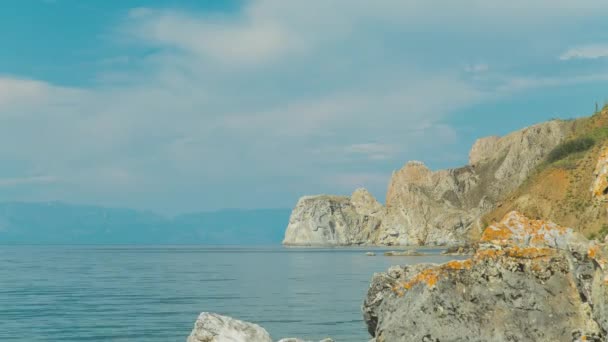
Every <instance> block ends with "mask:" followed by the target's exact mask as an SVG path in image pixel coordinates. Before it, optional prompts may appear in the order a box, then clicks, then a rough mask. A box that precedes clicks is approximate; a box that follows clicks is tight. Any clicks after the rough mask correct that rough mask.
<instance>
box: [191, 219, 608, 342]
mask: <svg viewBox="0 0 608 342" xmlns="http://www.w3.org/2000/svg"><path fill="white" fill-rule="evenodd" d="M471 248H473V247H471ZM455 252H456V253H458V252H471V251H469V250H466V251H465V250H460V251H458V250H456V251H455ZM606 267H608V248H607V246H606V245H605V244H603V243H599V242H597V241H594V240H592V241H589V240H587V239H586V238H585V237H583V236H582V235H580V234H579V233H577V232H575V231H574V230H573V229H571V228H565V227H561V226H559V225H557V224H555V223H552V222H545V221H541V220H532V219H529V218H527V217H525V216H523V215H522V214H520V213H518V212H511V213H509V214H507V215H506V216H505V217H504V219H503V220H502V221H501V222H499V223H496V224H493V225H490V226H489V227H487V228H486V229H485V230H484V232H483V234H482V236H481V239H480V241H479V244H478V245H476V246H474V253H473V254H472V256H471V257H470V258H468V259H465V260H454V261H451V262H448V263H445V264H442V265H436V264H419V265H409V266H393V267H391V268H390V269H389V270H388V271H387V272H385V273H378V274H375V275H374V276H373V278H372V282H371V285H370V288H369V290H368V294H367V296H366V298H365V300H364V304H363V306H362V311H363V317H364V320H365V322H366V324H367V327H368V331H369V333H370V336H371V338H372V341H375V342H392V341H427V342H431V341H432V342H439V341H441V342H445V341H479V342H481V341H522V342H523V341H606V339H607V338H608V333H607V332H608V273H607V272H606ZM212 341H260V342H268V341H272V339H271V338H270V335H268V333H267V332H266V331H265V330H264V329H263V328H261V327H259V326H257V325H254V324H250V323H244V322H240V321H236V320H233V319H230V318H226V317H221V316H217V315H213V314H208V313H203V314H201V316H200V317H199V319H198V321H197V323H196V324H195V328H194V330H193V331H192V334H191V335H190V337H189V338H188V342H212ZM281 341H282V342H287V341H293V342H295V341H302V340H298V339H293V338H292V339H283V340H281ZM323 341H325V342H329V341H332V340H331V339H326V340H323Z"/></svg>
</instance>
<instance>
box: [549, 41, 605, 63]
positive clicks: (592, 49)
mask: <svg viewBox="0 0 608 342" xmlns="http://www.w3.org/2000/svg"><path fill="white" fill-rule="evenodd" d="M605 57H608V45H602V44H596V45H585V46H579V47H575V48H572V49H569V50H568V51H566V52H564V53H563V54H562V55H561V56H560V57H559V59H561V60H563V61H567V60H570V59H598V58H605Z"/></svg>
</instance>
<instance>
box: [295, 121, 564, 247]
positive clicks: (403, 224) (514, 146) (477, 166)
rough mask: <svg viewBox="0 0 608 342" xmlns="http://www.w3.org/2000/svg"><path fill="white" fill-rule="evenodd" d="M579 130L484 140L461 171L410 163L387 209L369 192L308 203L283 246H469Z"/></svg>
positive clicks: (560, 127)
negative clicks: (506, 199) (513, 194)
mask: <svg viewBox="0 0 608 342" xmlns="http://www.w3.org/2000/svg"><path fill="white" fill-rule="evenodd" d="M573 128H574V124H573V122H570V121H560V120H554V121H550V122H546V123H542V124H539V125H535V126H531V127H528V128H525V129H522V130H520V131H517V132H514V133H511V134H509V135H507V136H505V137H489V138H483V139H480V140H478V141H477V142H476V143H475V144H474V146H473V148H472V149H471V152H470V157H469V162H470V165H467V166H465V167H461V168H457V169H448V170H440V171H431V170H430V169H428V168H427V167H426V166H425V165H424V164H423V163H421V162H408V163H407V164H406V165H405V166H404V167H403V168H402V169H401V170H399V171H396V172H394V173H393V175H392V177H391V180H390V182H389V186H388V191H387V195H386V207H385V208H384V207H382V206H381V205H380V204H379V203H378V202H377V201H376V200H375V199H373V197H371V195H370V194H369V193H368V192H367V191H364V190H358V191H357V192H355V194H353V196H351V197H350V198H348V197H340V198H337V197H333V196H315V197H305V198H303V199H301V200H300V201H299V202H298V205H297V206H296V208H295V209H294V211H293V213H292V216H291V220H290V223H289V226H288V228H287V232H286V234H285V240H284V243H285V244H288V245H332V244H335V245H351V244H373V245H458V244H465V243H466V242H468V241H470V240H471V238H472V237H475V236H478V235H479V234H480V232H481V229H482V227H483V222H482V220H481V219H482V217H483V216H484V215H485V214H487V213H488V212H490V211H492V210H493V209H495V208H496V205H497V203H498V202H499V201H500V200H501V199H502V198H503V197H504V196H506V195H507V194H509V193H511V192H513V191H514V190H515V189H517V188H518V187H519V186H520V185H521V184H522V183H523V182H524V181H525V180H526V179H527V178H528V177H529V176H530V174H531V173H532V172H533V170H535V169H536V167H537V166H538V165H539V164H541V163H542V162H543V160H545V158H546V157H547V155H548V154H549V152H551V151H552V150H553V149H554V148H555V147H556V146H558V145H559V144H560V143H561V142H563V141H564V140H565V139H566V138H567V137H568V136H570V135H571V134H572V132H573ZM361 194H363V195H361ZM360 197H361V198H363V199H361V198H360ZM378 223H379V224H378Z"/></svg>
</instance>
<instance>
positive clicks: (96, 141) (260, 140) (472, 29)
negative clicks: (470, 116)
mask: <svg viewBox="0 0 608 342" xmlns="http://www.w3.org/2000/svg"><path fill="white" fill-rule="evenodd" d="M245 4H246V7H245V8H243V9H242V10H241V11H240V12H239V13H238V14H232V15H229V14H221V15H220V14H214V15H206V14H204V13H193V12H185V11H179V10H158V9H145V8H142V9H136V10H133V11H131V12H130V15H129V16H128V17H127V18H125V22H124V23H123V24H124V25H119V26H120V28H119V29H117V30H115V31H114V34H115V38H116V40H117V41H120V42H123V43H126V45H127V46H128V47H130V46H132V45H135V46H143V47H146V48H147V49H145V50H146V51H148V52H149V54H147V55H145V56H141V55H139V56H138V55H137V54H134V55H129V54H128V53H122V52H121V54H119V55H118V57H115V58H106V59H102V60H100V61H99V63H98V64H97V65H96V66H98V67H99V66H101V67H102V69H101V70H103V71H102V72H100V73H99V75H97V79H96V81H97V82H98V83H96V84H95V85H94V86H91V87H87V88H85V89H72V88H68V87H61V86H58V85H54V84H50V83H48V82H43V81H31V80H23V79H20V78H19V77H12V78H11V77H4V78H0V119H3V121H2V122H1V125H0V160H16V161H18V162H20V163H21V164H23V165H24V166H23V168H24V169H25V170H24V171H25V172H23V174H52V175H57V177H58V179H61V180H62V186H64V190H63V192H61V193H47V194H45V197H47V198H57V199H63V200H71V201H85V202H98V201H99V202H104V203H106V204H112V205H130V206H138V207H141V206H143V207H148V208H154V209H161V208H162V209H169V210H195V209H200V208H214V207H227V206H284V205H288V204H287V203H285V202H284V199H285V198H292V196H293V195H294V194H296V193H297V194H301V193H302V192H303V191H305V192H332V191H340V192H342V191H348V189H351V188H355V187H357V186H368V187H372V188H376V189H382V191H383V190H384V189H385V186H386V182H388V173H389V172H390V170H391V169H392V168H394V167H396V166H398V165H402V164H403V163H404V162H405V161H406V160H407V159H410V158H422V157H424V155H425V154H426V155H427V156H429V157H428V158H439V157H437V156H441V155H442V154H441V153H436V151H442V147H443V148H445V146H449V145H454V144H455V143H456V142H457V141H458V138H459V137H458V135H457V133H456V131H455V130H454V128H453V127H450V126H448V125H446V124H445V123H443V122H444V121H445V120H446V118H449V116H450V115H451V113H453V112H454V111H456V110H459V109H462V108H466V107H467V106H471V105H474V104H476V103H479V102H482V101H485V100H486V99H488V98H494V97H496V96H501V95H502V94H505V93H512V92H514V91H519V90H521V89H529V88H530V87H543V86H550V85H552V84H555V83H556V82H560V81H559V80H557V79H553V78H548V79H541V80H539V79H532V78H525V79H522V78H513V77H512V76H509V75H506V76H504V77H502V76H501V77H498V78H499V79H497V80H495V82H493V87H491V88H490V87H482V86H480V84H478V83H477V80H470V79H466V78H467V77H469V78H476V77H479V78H481V79H484V78H489V79H492V78H493V77H496V72H497V71H495V70H499V69H498V67H497V68H495V63H494V61H493V60H491V59H490V58H489V57H486V55H485V54H486V53H487V51H486V49H485V48H486V47H485V46H484V45H483V42H487V41H490V42H494V41H495V40H497V38H496V37H503V36H504V35H494V34H489V32H494V31H496V30H500V31H505V30H506V31H509V32H508V34H507V35H508V37H507V38H505V40H506V41H509V40H510V39H511V40H515V38H517V39H519V37H520V36H521V35H520V33H521V32H522V31H530V30H531V28H533V27H535V25H541V26H542V25H544V27H550V28H555V30H552V29H551V30H547V31H549V32H551V36H554V35H556V34H557V33H556V32H557V30H558V29H559V28H560V25H561V23H562V22H561V21H559V20H553V19H555V18H556V17H558V16H560V15H566V14H570V15H572V16H575V15H580V18H582V17H584V15H586V14H588V13H593V12H594V11H599V12H601V11H603V10H604V9H606V8H608V2H606V1H603V0H602V1H593V0H580V1H576V2H574V1H565V0H564V1H562V0H558V1H555V2H553V3H552V5H551V6H547V5H546V1H544V0H543V1H541V0H528V1H523V0H514V1H509V2H504V1H479V0H464V1H462V2H458V3H456V2H454V1H447V0H443V1H436V2H430V1H418V0H417V1H403V0H378V1H352V0H336V1H325V0H310V1H284V0H253V1H248V2H245ZM445 13H450V16H449V17H446V15H445ZM513 18H517V20H518V23H519V24H518V25H517V27H515V28H513V20H514V19H513ZM547 18H553V19H547ZM573 22H576V20H575V19H571V18H570V17H569V19H568V23H573ZM510 30H514V31H515V30H517V32H514V33H513V32H510ZM412 32H425V33H428V34H418V33H416V34H415V35H413V34H412ZM534 32H537V31H534ZM538 32H542V30H539V31H538ZM438 36H439V38H437V37H438ZM471 36H473V37H477V38H479V37H481V38H479V39H484V36H486V37H485V39H488V40H487V41H482V43H479V42H477V41H475V44H471V45H470V46H481V48H479V50H476V51H470V50H471V49H470V48H469V47H468V46H469V45H467V51H466V52H465V53H462V51H460V50H459V49H460V48H461V47H460V46H459V43H461V41H464V40H466V39H470V37H471ZM421 37H422V38H421ZM488 37H489V38H488ZM514 37H515V38H514ZM452 38H460V40H458V39H454V41H456V42H458V43H454V44H450V43H449V42H447V41H446V39H452ZM125 39H126V41H125ZM450 42H451V40H450ZM518 42H519V40H518ZM469 43H470V42H469ZM522 44H523V47H525V46H526V45H525V44H526V43H525V42H524V43H522ZM435 49H436V50H435ZM127 50H128V49H127ZM459 51H460V52H461V54H460V55H458V52H459ZM519 51H524V52H525V51H527V49H525V48H521V49H519ZM472 55H473V56H472ZM437 56H439V57H437ZM437 60H441V61H440V62H438V61H437ZM469 61H484V63H480V64H472V65H469V66H468V67H466V70H465V71H467V72H469V73H471V74H474V75H464V76H463V72H462V71H463V65H466V63H467V62H469ZM486 62H487V64H486ZM431 63H434V64H431ZM488 65H492V68H491V69H490V68H489V67H488ZM115 67H116V68H115ZM585 77H587V76H580V79H579V81H581V82H584V81H588V80H589V78H588V77H587V78H585ZM427 152H428V153H427ZM462 158H463V160H464V159H466V156H465V155H463V156H462ZM359 168H363V169H364V170H360V169H359ZM355 169H356V170H355ZM385 171H386V172H385ZM44 180H45V179H44V177H43V178H38V179H36V177H34V178H32V179H30V180H29V183H28V181H26V180H25V179H21V180H20V181H19V180H17V179H12V180H7V179H5V180H4V181H0V186H1V185H2V184H5V185H4V186H9V184H21V185H26V184H32V185H34V184H42V183H43V181H44ZM46 181H48V182H50V181H51V179H50V178H48V179H46ZM3 182H4V183H3ZM36 182H38V183H36ZM285 189H288V190H285ZM214 191H215V192H214ZM285 191H288V192H285ZM264 192H272V193H273V194H275V193H278V195H276V196H277V197H274V198H273V199H271V200H268V201H266V202H263V203H262V202H261V200H260V197H261V195H260V193H262V194H263V193H264ZM208 194H213V195H208ZM230 194H232V195H230ZM62 196H63V197H62ZM34 199H35V198H34ZM243 201H244V202H243ZM169 202H171V203H173V204H168V203H169ZM186 202H187V203H190V204H189V205H191V206H192V207H189V208H188V207H183V206H184V203H186ZM289 204H290V203H289Z"/></svg>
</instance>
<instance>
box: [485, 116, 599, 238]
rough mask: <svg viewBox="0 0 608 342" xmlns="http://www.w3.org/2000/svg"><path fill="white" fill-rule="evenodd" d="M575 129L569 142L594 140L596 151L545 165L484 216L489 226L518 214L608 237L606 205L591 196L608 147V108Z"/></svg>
mask: <svg viewBox="0 0 608 342" xmlns="http://www.w3.org/2000/svg"><path fill="white" fill-rule="evenodd" d="M574 125H575V129H574V133H573V136H571V137H570V138H569V139H568V140H575V139H584V138H592V139H593V140H594V141H595V144H594V145H593V147H591V148H590V149H588V150H586V151H582V152H575V153H572V154H569V155H568V156H566V157H565V158H563V159H560V160H557V161H554V162H548V161H546V162H544V163H543V164H541V165H540V166H539V167H538V169H537V170H536V171H535V172H534V173H533V174H532V175H531V176H530V178H529V179H528V180H527V181H526V182H525V183H524V184H523V185H522V186H520V187H519V188H518V189H517V190H516V191H514V192H513V193H511V194H510V195H508V196H507V197H506V198H505V199H504V200H503V201H502V202H501V203H500V204H499V206H498V208H496V209H495V210H494V211H492V212H490V213H488V214H487V215H485V216H484V218H483V220H484V222H485V223H491V222H494V221H498V220H500V219H501V218H502V217H503V216H504V215H505V214H506V213H508V212H509V211H511V210H518V211H520V212H522V213H523V214H525V215H527V216H529V217H532V218H540V219H546V220H551V221H554V222H556V223H558V224H560V225H564V226H568V227H572V228H574V229H578V230H579V231H581V232H582V233H583V234H584V235H586V236H588V237H592V238H593V237H601V238H603V236H604V235H605V234H606V233H608V210H607V208H606V204H605V203H599V202H597V201H596V200H594V199H593V198H592V193H591V184H592V182H593V180H594V177H593V171H594V169H595V166H596V163H597V160H598V157H599V154H600V153H601V151H602V150H603V149H605V148H606V147H608V106H607V107H604V109H603V110H602V111H601V112H598V113H596V114H594V115H593V116H591V117H586V118H581V119H577V120H575V122H574Z"/></svg>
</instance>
